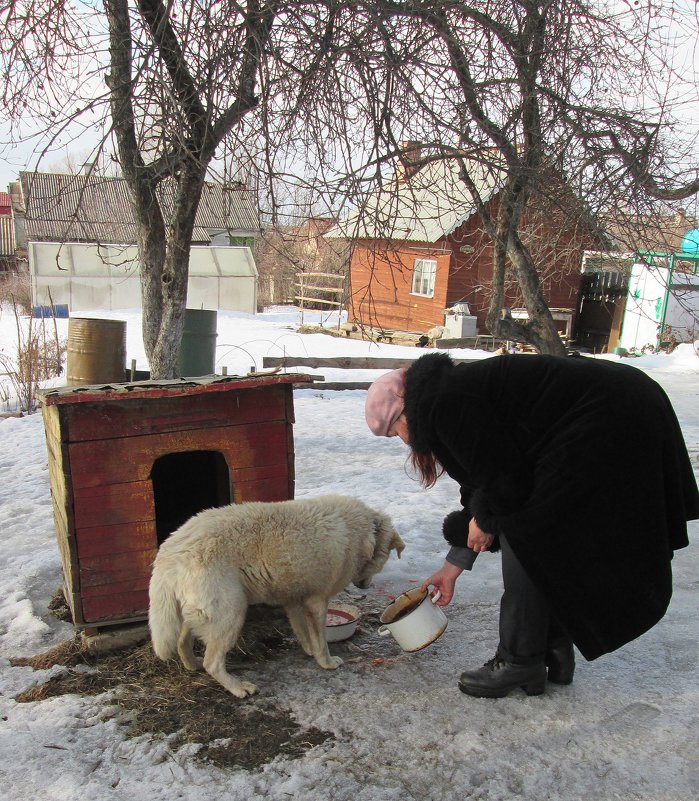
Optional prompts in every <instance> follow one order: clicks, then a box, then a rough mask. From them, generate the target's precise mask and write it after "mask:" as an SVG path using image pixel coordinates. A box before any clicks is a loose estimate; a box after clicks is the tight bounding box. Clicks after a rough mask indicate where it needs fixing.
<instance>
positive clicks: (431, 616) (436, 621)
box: [378, 587, 447, 652]
mask: <svg viewBox="0 0 699 801" xmlns="http://www.w3.org/2000/svg"><path fill="white" fill-rule="evenodd" d="M440 595H441V594H440V593H439V592H437V593H435V594H434V596H432V597H430V594H429V593H428V592H427V591H426V590H422V589H420V587H416V588H415V589H414V590H408V591H407V592H404V593H403V594H402V595H399V596H398V597H397V598H396V600H395V601H393V603H392V604H390V605H389V606H387V607H386V609H385V610H384V612H383V614H382V615H381V617H380V618H379V620H380V621H381V623H382V625H381V626H379V628H378V633H379V635H380V636H381V637H385V636H386V635H387V634H390V635H392V637H393V638H394V639H395V641H396V642H397V643H398V645H400V647H401V648H402V649H403V650H404V651H409V652H410V651H420V650H421V649H422V648H426V647H427V646H428V645H431V644H432V643H433V642H434V641H435V640H436V639H437V638H438V637H440V636H441V634H442V633H443V631H444V629H446V627H447V616H446V615H445V614H444V612H442V609H441V607H439V606H437V601H438V600H439V598H440Z"/></svg>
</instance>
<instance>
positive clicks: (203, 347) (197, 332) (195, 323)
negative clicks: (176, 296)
mask: <svg viewBox="0 0 699 801" xmlns="http://www.w3.org/2000/svg"><path fill="white" fill-rule="evenodd" d="M216 314H217V313H216V312H215V311H209V310H208V309H186V310H185V313H184V331H183V332H182V344H181V346H180V361H179V371H180V376H183V377H195V376H202V375H213V373H214V369H215V364H216V336H217V334H216Z"/></svg>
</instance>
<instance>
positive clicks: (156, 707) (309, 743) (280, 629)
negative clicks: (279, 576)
mask: <svg viewBox="0 0 699 801" xmlns="http://www.w3.org/2000/svg"><path fill="white" fill-rule="evenodd" d="M290 647H298V646H296V644H295V643H294V642H293V640H292V638H291V631H290V628H289V626H288V622H287V621H286V617H285V616H284V614H283V612H281V610H277V609H269V608H266V607H255V608H253V609H251V610H250V612H249V615H248V621H247V622H246V625H245V627H244V629H243V632H242V636H241V637H240V639H239V642H238V644H237V645H236V648H235V649H234V650H233V651H231V653H230V654H229V655H228V659H227V666H228V669H229V670H231V671H233V672H235V671H236V670H240V669H241V668H244V667H246V666H249V664H250V662H256V661H260V660H265V661H267V660H273V659H278V658H279V657H280V656H281V655H283V653H284V652H285V651H287V650H288V649H289V648H290ZM10 663H11V664H12V665H13V666H20V665H28V666H31V667H33V668H34V669H37V670H38V669H47V668H49V667H51V666H53V665H64V666H65V667H68V668H69V670H67V671H65V672H63V673H61V674H59V675H56V676H53V677H52V678H50V679H49V680H48V681H47V682H45V683H44V684H40V685H37V686H35V687H32V688H31V689H29V690H27V691H26V692H23V693H20V694H19V695H18V696H16V698H15V700H16V701H18V702H30V701H42V700H45V699H47V698H53V697H56V696H59V695H65V694H68V693H75V694H78V695H98V694H100V693H105V692H110V693H112V695H111V697H110V699H109V705H116V706H117V707H118V708H119V709H120V714H119V720H120V722H122V723H123V724H124V725H125V730H126V734H127V736H129V737H138V736H141V735H146V734H149V735H156V736H163V737H169V738H171V740H170V745H171V747H173V748H179V747H180V746H182V745H184V744H186V743H195V744H200V745H201V746H202V747H201V748H200V749H199V750H198V752H197V753H196V755H195V757H194V758H195V759H198V760H200V761H206V762H210V763H213V764H216V765H218V766H220V767H226V766H236V767H241V768H246V769H249V770H252V769H256V768H259V767H260V766H262V765H264V764H265V763H267V762H269V761H270V760H272V759H274V757H276V756H279V755H283V756H286V757H290V758H294V757H298V756H300V755H301V754H303V753H304V752H305V751H307V750H309V749H310V748H313V747H314V746H316V745H319V744H321V743H323V742H325V741H326V740H328V739H333V735H332V733H331V732H326V731H321V730H319V729H316V728H311V729H306V730H304V729H302V728H301V727H300V726H299V725H298V724H297V723H296V722H295V721H294V719H293V717H292V715H291V713H290V712H289V711H288V710H285V709H282V708H280V707H278V706H276V705H275V704H274V703H272V702H271V701H269V700H267V699H263V698H260V697H258V696H254V697H252V698H249V699H247V700H246V701H240V700H238V699H236V698H234V697H233V696H232V695H231V694H230V693H228V692H227V691H226V690H224V689H223V687H221V686H220V685H219V684H218V683H216V682H215V681H214V680H213V679H211V678H210V677H209V676H207V675H206V674H203V673H190V672H188V671H187V670H185V669H184V668H183V667H182V665H181V664H180V663H179V661H176V660H171V661H169V662H162V661H160V660H159V659H157V657H156V656H155V654H154V653H153V649H152V647H151V645H150V642H148V643H146V644H145V645H140V646H137V647H134V648H131V649H129V650H122V651H118V652H116V653H110V654H101V653H94V652H91V651H89V650H88V648H87V646H86V645H85V643H84V641H83V640H82V638H81V637H79V636H78V637H76V638H75V639H73V640H69V641H67V642H65V643H61V644H60V645H58V646H56V647H55V648H52V649H51V650H50V651H47V652H45V653H43V654H39V655H37V656H34V657H28V658H16V659H12V660H10ZM78 665H83V666H86V667H88V668H91V669H90V670H87V671H86V670H84V669H82V670H79V671H76V670H71V669H70V668H75V667H76V666H78Z"/></svg>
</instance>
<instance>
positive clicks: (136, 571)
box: [80, 548, 158, 595]
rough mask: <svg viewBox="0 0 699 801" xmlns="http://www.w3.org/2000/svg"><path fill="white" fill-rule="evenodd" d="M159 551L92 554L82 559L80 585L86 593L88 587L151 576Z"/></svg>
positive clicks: (110, 584)
mask: <svg viewBox="0 0 699 801" xmlns="http://www.w3.org/2000/svg"><path fill="white" fill-rule="evenodd" d="M157 553H158V551H157V548H153V549H151V550H148V551H130V552H129V553H118V554H111V555H109V556H90V557H86V558H82V557H81V559H80V587H81V592H82V594H83V595H85V593H86V590H87V588H88V587H93V588H97V587H101V586H104V585H107V586H108V587H109V591H112V589H111V588H112V587H113V586H114V585H115V584H118V583H120V582H123V581H134V580H136V579H137V578H138V577H143V576H145V577H148V578H150V574H151V570H152V568H153V560H154V559H155V555H156V554H157Z"/></svg>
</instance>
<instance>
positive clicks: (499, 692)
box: [459, 679, 546, 698]
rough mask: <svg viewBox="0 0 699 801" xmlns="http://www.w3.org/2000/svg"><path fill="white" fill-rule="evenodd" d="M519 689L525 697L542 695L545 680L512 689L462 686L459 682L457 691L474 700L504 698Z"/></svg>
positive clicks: (514, 686) (517, 685) (519, 685)
mask: <svg viewBox="0 0 699 801" xmlns="http://www.w3.org/2000/svg"><path fill="white" fill-rule="evenodd" d="M518 687H520V688H521V689H522V690H524V692H525V693H526V694H527V695H543V694H544V691H545V690H546V680H545V679H544V680H542V681H535V682H534V681H530V682H527V683H526V684H515V685H513V686H512V687H506V688H504V689H502V688H499V689H498V688H495V687H478V686H474V685H468V684H463V683H462V682H459V689H460V690H461V692H462V693H466V695H472V696H474V697H475V698H504V697H505V696H506V695H509V694H510V693H511V692H512V690H516V689H517V688H518Z"/></svg>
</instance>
